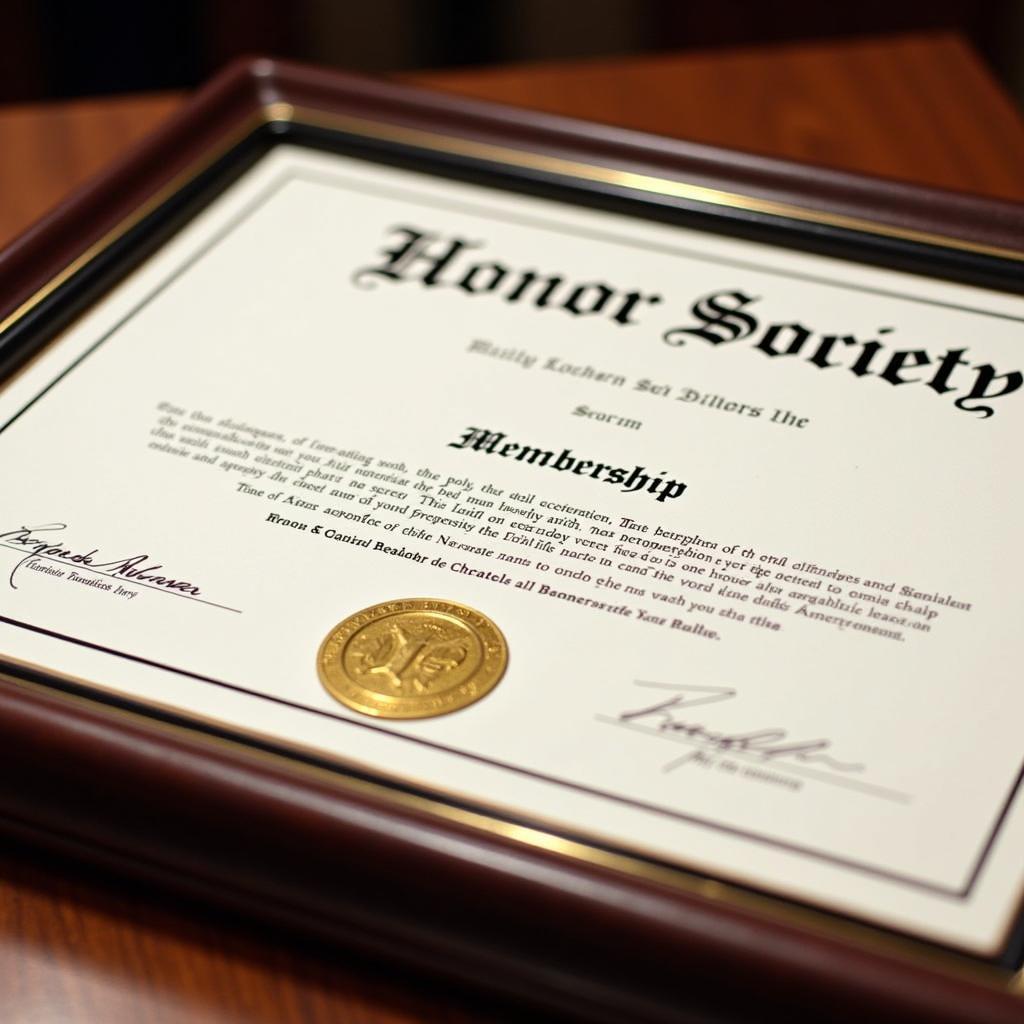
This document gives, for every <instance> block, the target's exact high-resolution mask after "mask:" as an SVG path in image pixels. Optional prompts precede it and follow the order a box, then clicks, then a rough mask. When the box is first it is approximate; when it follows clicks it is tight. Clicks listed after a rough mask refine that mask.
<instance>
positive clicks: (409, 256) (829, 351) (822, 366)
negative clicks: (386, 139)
mask: <svg viewBox="0 0 1024 1024" xmlns="http://www.w3.org/2000/svg"><path fill="white" fill-rule="evenodd" d="M390 233H391V235H393V236H394V238H395V241H394V243H393V245H391V247H389V248H386V249H384V250H383V251H382V253H381V257H382V260H381V262H380V263H379V264H374V265H369V266H365V267H360V268H359V269H358V270H356V271H355V273H354V274H353V281H354V283H355V284H356V285H357V286H358V287H361V288H369V287H373V284H374V282H377V281H390V282H392V283H396V282H408V281H412V282H417V283H419V284H420V285H421V286H423V287H426V288H453V289H455V290H456V291H458V292H459V293H461V294H463V295H465V296H467V297H481V296H489V297H490V298H491V299H499V300H501V301H504V302H506V303H516V304H518V305H520V306H522V307H524V308H528V309H534V310H555V311H559V312H561V313H562V314H568V315H570V316H573V317H593V318H596V319H598V320H603V321H604V322H606V323H610V324H614V325H616V326H617V327H630V326H636V325H637V324H638V323H639V321H640V318H641V316H642V315H643V313H644V312H646V311H647V310H648V309H649V308H650V307H651V306H654V305H658V304H659V303H661V302H662V296H661V295H658V294H656V293H651V292H645V291H640V290H638V289H623V288H618V287H615V286H613V285H610V284H608V283H606V282H604V281H583V282H574V281H572V280H571V279H570V278H569V277H568V276H567V275H564V274H562V273H547V272H542V271H538V270H534V269H515V268H513V267H509V266H507V265H506V264H504V263H501V262H499V261H497V260H493V259H489V258H483V259H474V258H473V256H474V255H475V254H473V253H472V250H474V249H481V248H482V247H483V243H481V242H470V241H467V240H466V239H463V238H457V237H444V236H442V235H440V234H437V233H434V232H430V231H423V230H420V229H418V228H414V227H408V226H405V225H400V226H397V227H394V228H392V229H391V231H390ZM762 301H764V298H763V297H762V296H754V295H748V294H747V293H746V292H744V291H742V290H739V289H734V288H725V289H722V290H720V291H716V292H712V293H711V294H709V295H704V296H701V297H700V298H698V299H697V300H696V301H695V302H694V303H693V305H692V307H691V309H690V313H691V316H692V317H693V321H691V322H690V323H688V324H684V325H679V326H676V327H670V328H669V329H668V330H666V331H664V333H663V334H662V340H663V341H664V342H665V344H667V345H671V346H673V347H679V346H682V345H684V344H685V343H686V342H687V341H690V340H692V339H694V338H697V339H700V340H701V341H704V342H706V343H707V344H710V345H713V346H715V347H718V346H721V345H732V344H735V343H737V342H750V344H751V347H752V350H753V351H757V352H759V353H760V354H761V355H762V356H765V357H767V358H769V359H771V360H773V361H774V360H777V359H781V362H782V363H783V364H785V363H786V362H787V361H789V359H791V358H794V357H795V358H796V359H798V360H799V361H801V362H803V363H805V364H807V365H809V366H811V367H814V368H815V369H818V370H833V371H838V370H845V371H846V372H848V373H850V374H852V375H853V377H854V379H857V380H863V379H865V378H868V377H874V378H878V379H880V380H883V381H885V382H887V383H888V384H891V385H893V386H896V387H898V386H900V385H903V384H923V385H924V386H925V387H927V388H930V389H931V390H932V391H933V392H934V393H935V394H936V395H939V396H944V395H949V396H955V397H954V401H953V405H954V407H955V408H957V409H960V410H963V411H964V412H969V413H976V414H978V415H979V416H981V417H982V418H986V419H987V418H988V417H989V416H991V415H992V414H993V412H994V411H995V410H994V409H993V407H992V405H991V404H989V403H991V402H992V401H994V400H995V399H997V398H1003V397H1004V396H1006V395H1009V394H1011V393H1013V392H1015V391H1017V390H1018V389H1019V388H1020V386H1021V384H1024V375H1022V374H1021V372H1020V371H1019V370H1010V371H1008V372H1006V373H1000V372H998V371H997V370H996V368H995V367H994V366H992V365H991V364H990V363H986V362H974V361H973V360H971V359H968V358H967V354H968V350H967V348H966V346H965V347H954V346H953V345H950V347H949V348H947V350H946V351H945V352H943V353H942V354H941V355H938V354H936V353H934V352H931V351H928V350H926V349H922V348H909V349H896V348H892V347H890V346H889V345H887V344H886V343H885V342H882V341H880V340H878V338H870V339H866V340H865V339H862V338H858V337H856V336H855V335H853V334H852V333H845V332H843V331H835V330H834V328H830V329H828V330H826V331H818V330H815V329H813V328H811V327H808V326H806V325H805V324H803V323H802V322H800V321H799V320H795V319H794V320H781V321H777V322H773V323H762V322H761V321H760V320H759V319H758V317H757V316H756V315H755V313H754V308H759V307H756V304H757V303H760V302H762ZM894 330H895V329H894V328H893V327H879V328H877V329H876V330H875V332H874V333H875V334H877V335H879V336H886V335H889V334H892V333H893V331H894Z"/></svg>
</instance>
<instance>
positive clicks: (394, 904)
mask: <svg viewBox="0 0 1024 1024" xmlns="http://www.w3.org/2000/svg"><path fill="white" fill-rule="evenodd" d="M282 139H284V140H288V141H293V142H297V143H300V144H303V145H312V146H318V147H321V148H341V149H342V150H344V151H345V152H349V153H354V154H356V155H364V156H367V157H370V158H372V159H374V160H378V161H382V162H387V163H393V164H399V165H406V166H412V167H417V168H426V169H430V170H433V171H435V172H437V173H440V174H444V175H448V176H453V177H458V178H465V179H469V180H475V181H484V182H488V183H492V184H499V185H501V186H502V187H507V188H514V189H517V190H520V191H527V192H532V193H538V194H542V195H552V196H556V197H558V198H563V199H569V200H570V201H573V202H578V203H583V204H586V205H591V206H598V207H605V208H613V209H626V210H628V211H629V212H631V213H632V214H634V215H638V216H643V217H648V218H655V219H659V220H664V221H668V222H670V223H685V224H688V225H690V226H696V227H698V228H703V229H707V230H711V231H714V232H717V233H730V234H737V235H741V236H746V237H753V238H760V239H768V240H771V241H774V242H777V243H781V244H786V245H789V246H792V247H798V248H804V249H810V250H814V251H819V252H826V253H832V254H838V255H842V256H844V257H846V258H849V259H857V260H863V261H867V262H872V263H879V264H882V265H888V266H895V267H900V268H906V269H914V270H918V271H922V272H925V273H928V274H931V275H933V276H943V277H950V278H954V279H959V280H966V281H973V282H977V283H983V284H985V285H987V286H989V287H995V288H1001V289H1004V290H1009V291H1021V290H1024V207H1020V206H1017V205H1012V204H1005V203H998V202H994V201H991V200H987V199H981V198H976V197H972V196H967V195H960V194H954V193H944V192H939V191H934V190H927V189H923V188H918V187H914V186H910V185H906V184H898V183H893V182H886V181H881V180H872V179H868V178H863V177H858V176H855V175H850V174H844V173H839V172H834V171H826V170H823V169H820V168H812V167H807V166H801V165H796V164H792V163H787V162H783V161H779V160H774V159H768V158H764V157H755V156H751V155H746V154H741V153H736V152H730V151H725V150H720V149H715V148H711V147H707V146H701V145H694V144H690V143H684V142H678V141H673V140H669V139H662V138H657V137H654V136H648V135H642V134H639V133H635V132H629V131H625V130H622V129H617V128H611V127H604V126H598V125H593V124H586V123H582V122H577V121H571V120H567V119H562V118H557V117H551V116H547V115H540V114H535V113H528V112H524V111H521V110H515V109H512V108H507V107H502V106H496V105H492V104H487V103H481V102H473V101H467V100H465V99H461V98H455V97H451V96H445V95H440V94H434V93H429V92H425V91H422V90H418V89H412V88H408V87H403V86H397V85H392V84H385V83H382V82H378V81H370V80H367V79H362V78H355V77H351V76H346V75H341V74H337V73H333V72H326V71H320V70H315V69H310V68H304V67H297V66H292V65H285V64H281V63H276V62H271V61H267V60H256V61H251V62H243V63H241V64H238V65H235V66H234V67H232V68H230V69H229V70H228V71H226V72H225V73H223V74H222V75H221V76H219V77H218V78H217V79H215V80H214V81H213V82H212V83H211V84H210V85H208V86H207V87H206V88H204V89H203V90H202V91H201V92H199V93H198V94H197V96H196V97H195V99H193V100H192V102H191V103H189V104H188V105H187V106H186V107H185V108H184V109H183V110H182V111H181V112H180V113H178V114H177V115H175V116H174V117H173V118H172V119H170V120H169V121H168V122H167V123H166V124H165V126H164V127H163V128H162V129H161V130H160V131H159V132H157V133H156V134H155V135H153V136H152V137H151V138H149V139H148V140H147V141H146V142H145V143H144V144H143V145H142V146H140V147H139V148H137V149H136V150H134V151H133V152H132V153H130V154H129V155H128V156H127V157H126V158H125V159H124V160H122V161H121V162H120V163H119V164H118V165H116V166H114V167H113V168H111V169H110V170H109V171H108V172H107V173H105V174H104V175H102V176H101V177H100V178H98V179H96V180H95V181H93V182H92V183H91V184H89V185H88V186H86V187H85V188H83V189H81V190H80V191H79V192H77V193H76V194H75V195H73V196H72V197H71V198H70V199H69V200H67V201H66V202H65V203H64V204H62V205H61V206H60V207H59V208H57V209H56V210H54V211H53V213H51V214H50V215H49V216H47V217H46V218H44V219H43V220H42V221H40V222H39V223H38V224H36V225H35V226H34V227H33V228H32V229H31V230H29V231H28V232H26V233H25V234H24V235H23V236H22V237H20V238H19V239H17V240H16V241H15V242H14V243H13V244H12V245H11V246H10V247H9V248H8V249H7V250H6V251H5V252H3V253H2V254H0V379H2V377H3V376H5V375H6V373H7V372H9V371H11V370H13V369H15V368H17V366H18V365H20V364H21V363H22V362H23V361H25V360H26V359H28V358H29V357H30V356H31V355H32V353H33V352H34V351H35V350H37V349H38V348H39V347H40V346H42V345H45V344H46V343H47V341H49V340H50V339H52V338H53V337H54V336H55V335H56V334H57V333H59V331H60V330H61V329H62V328H63V327H65V326H66V325H67V324H68V323H69V322H70V321H71V320H72V319H73V318H74V317H75V316H76V315H77V314H78V313H79V312H80V311H81V310H82V309H83V308H85V307H86V306H87V305H88V304H89V303H90V302H92V301H94V300H95V298H96V297H97V296H98V295H101V294H102V293H103V291H104V290H105V289H107V288H108V287H109V286H110V285H111V283H112V282H113V281H115V280H117V279H118V278H119V277H121V276H123V275H124V274H125V273H126V272H127V271H128V270H130V269H131V267H133V266H135V265H137V263H138V262H139V261H140V260H141V259H142V258H144V257H145V256H146V255H147V254H148V253H150V252H152V251H154V249H156V248H157V247H159V246H160V245H161V244H163V242H164V241H165V240H166V239H167V238H168V237H169V236H170V235H171V234H173V232H174V231H175V230H177V228H178V227H180V225H181V224H182V223H183V222H184V221H185V220H187V219H188V218H189V217H190V216H191V215H192V214H193V213H194V212H195V211H196V210H198V209H200V208H202V206H203V205H204V204H205V203H207V202H208V201H209V199H210V198H211V197H212V196H213V195H215V194H216V193H217V192H218V191H219V190H221V189H222V188H223V187H225V185H226V184H227V183H228V182H230V181H231V180H233V179H234V178H235V177H237V176H238V175H239V174H240V173H242V171H243V170H244V169H245V168H246V167H248V166H250V165H251V163H252V162H253V161H254V160H256V159H258V157H259V156H260V155H261V154H262V153H263V152H265V151H266V150H267V148H268V147H270V146H272V145H274V144H276V143H277V142H280V141H281V140H282ZM437 139H442V140H444V141H443V144H440V145H437V144H435V143H434V142H431V141H430V140H435V141H436V140H437ZM0 772H2V773H3V777H4V778H6V779H7V780H8V783H7V785H6V786H4V787H2V789H0V830H2V831H4V832H6V833H8V834H11V835H18V836H21V837H25V838H29V839H31V840H33V841H38V842H43V843H45V844H47V845H49V846H56V847H58V848H61V849H64V850H67V851H70V852H73V853H74V854H75V855H77V856H81V857H85V858H88V859H90V860H92V861H94V862H99V863H103V864H106V865H109V866H110V867H112V868H114V869H116V870H117V871H119V872H127V873H130V874H131V875H133V876H136V877H141V878H144V879H148V880H152V881H154V882H156V883H159V884H160V885H163V886H170V887H173V888H176V889H178V890H180V891H185V892H188V893H190V894H193V895H198V896H200V897H202V898H206V899H210V900H214V901H217V902H219V903H221V904H224V905H230V906H232V907H234V908H236V909H239V910H241V911H243V912H245V913H247V914H257V915H259V916H260V917H262V918H266V919H271V920H274V921H277V922H281V923H283V924H286V925H288V926H289V927H297V928H300V929H302V930H304V931H307V932H311V933H314V934H317V935H321V936H324V937H326V938H327V939H329V940H331V941H336V942H340V943H344V944H349V945H353V946H357V947H359V948H361V949H363V950H366V951H369V952H371V953H379V954H381V955H383V956H386V957H387V958H388V959H389V960H392V961H395V960H397V961H402V962H405V963H408V964H411V965H414V966H417V967H419V968H425V969H427V970H430V971H433V972H438V973H440V974H443V975H445V976H447V977H453V978H457V979H460V980H462V981H464V982H466V983H468V984H470V985H473V986H477V987H484V988H486V989H489V990H491V991H495V992H499V993H502V994H504V995H507V996H509V997H511V998H514V999H516V1000H525V1001H527V1002H533V1003H535V1004H538V1005H544V1006H547V1007H551V1008H555V1009H557V1010H560V1011H563V1012H565V1013H568V1014H570V1015H573V1016H577V1017H581V1018H584V1019H589V1020H603V1021H609V1022H616V1024H618V1022H621V1021H625V1020H629V1021H635V1022H651V1024H654V1022H664V1021H733V1020H759V1019H762V1018H766V1017H768V1016H776V1017H778V1016H779V1015H790V1016H793V1017H798V1018H806V1019H829V1020H836V1021H841V1020H850V1021H853V1020H862V1019H874V1020H891V1021H905V1020H908V1019H911V1020H912V1019H923V1020H929V1021H934V1022H968V1021H970V1022H972V1024H979V1022H991V1024H996V1022H1009V1021H1019V1020H1020V1019H1021V1016H1022V1011H1024V1003H1022V1001H1021V999H1020V998H1019V996H1017V995H1014V994H1013V992H1012V990H1013V989H1014V988H1015V986H1014V981H1013V977H1014V976H1013V974H1012V970H1011V968H1010V967H1009V966H1008V965H1007V963H1008V961H1007V960H1006V958H1004V961H1003V965H1002V966H1000V965H999V964H994V963H993V964H982V963H980V962H979V961H976V960H974V959H971V958H967V957H960V956H957V955H956V954H953V953H949V952H947V951H943V950H939V949H937V948H933V947H930V946H929V945H928V944H926V943H920V942H913V941H904V940H900V939H898V938H896V937H893V936H890V935H889V934H888V933H886V932H884V931H883V930H881V929H872V928H869V927H866V926H860V925H855V924H852V923H850V922H845V921H842V920H840V919H839V918H833V917H831V916H830V915H827V914H824V913H821V912H811V911H807V912H802V911H800V910H799V909H795V908H791V907H789V906H788V905H786V904H785V903H784V902H783V901H781V900H776V899H773V898H770V897H761V896H758V895H757V894H753V893H744V892H743V891H742V890H740V889H738V888H736V889H730V887H728V886H726V887H720V886H717V885H708V884H705V883H704V882H702V880H701V879H700V878H698V877H695V876H688V875H687V874H686V873H685V872H681V871H680V872H675V871H670V870H668V869H662V870H660V872H659V871H657V870H654V871H650V872H647V873H631V872H628V871H623V870H620V869H619V868H620V867H621V865H619V864H617V862H616V859H615V857H614V856H605V857H602V856H595V857H593V858H589V859H588V858H582V857H578V856H571V855H567V854H566V852H565V848H566V845H565V844H560V843H558V842H552V843H545V842H544V841H543V833H541V832H534V833H529V834H530V835H532V836H533V837H534V841H527V840H526V839H524V837H525V836H527V832H526V831H523V830H521V829H520V830H516V829H515V828H505V829H503V828H502V827H500V823H499V827H491V828H488V827H481V824H482V823H483V822H484V821H485V820H486V816H485V815H477V814H476V813H475V812H474V811H473V810H472V809H464V808H463V809H457V810H458V813H453V814H441V813H438V807H439V806H440V805H439V804H438V802H437V801H436V799H434V798H432V797H431V796H430V795H429V794H427V795H423V794H416V793H412V792H408V791H406V790H404V789H403V788H402V787H401V786H396V785H394V784H389V783H387V782H386V781H383V780H374V779H366V778H360V777H358V776H356V775H355V774H354V773H349V772H344V771H339V770H338V769H337V768H336V767H335V768H332V767H331V766H329V765H325V764H317V763H316V762H314V761H312V760H310V759H309V758H305V759H303V758H301V757H298V756H295V755H294V754H290V753H288V752H283V751H275V750H272V749H269V748H267V747H266V746H265V745H261V744H259V743H256V742H254V741H247V740H245V739H244V738H241V737H234V736H231V735H229V734H226V733H221V732H218V731H217V730H215V729H213V728H210V727H202V726H199V725H197V724H196V723H190V722H187V721H185V720H179V719H176V718H175V717H174V716H172V715H168V714H166V713H157V712H154V711H153V710H152V709H149V708H144V707H137V706H134V705H132V704H131V703H130V702H128V701H123V700H114V699H111V698H110V697H104V696H103V695H101V694H99V693H97V692H95V691H91V690H90V689H89V688H88V687H87V686H82V685H78V684H75V683H74V682H73V681H67V680H63V681H62V680H58V679H55V678H53V677H51V676H49V675H47V674H46V673H43V672H38V671H35V670H31V669H28V668H26V667H24V666H18V665H15V664H12V663H8V662H4V661H3V658H2V655H0ZM1007 955H1008V956H1009V955H1010V954H1009V953H1008V954H1007ZM1016 987H1017V989H1018V990H1019V985H1018V986H1016Z"/></svg>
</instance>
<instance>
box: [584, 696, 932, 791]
mask: <svg viewBox="0 0 1024 1024" xmlns="http://www.w3.org/2000/svg"><path fill="white" fill-rule="evenodd" d="M594 717H595V718H596V719H597V721H599V722H604V723H605V724H607V725H617V726H619V727H620V728H622V729H631V730H633V732H642V733H645V734H646V735H648V736H658V737H660V738H661V739H663V740H669V741H670V742H672V743H685V744H687V745H688V746H691V747H699V748H700V749H702V750H706V749H707V744H706V743H701V742H700V740H692V739H688V738H687V737H685V736H673V735H671V734H670V733H666V732H662V731H661V730H660V729H648V728H647V727H646V726H644V725H637V724H636V723H633V722H623V721H622V720H621V719H618V718H609V717H608V716H607V715H595V716H594ZM728 756H729V757H732V758H736V759H738V760H742V761H749V762H750V763H751V764H757V765H761V766H764V765H765V764H768V763H770V764H771V769H772V771H785V772H790V773H792V774H793V775H803V776H805V777H807V778H809V779H816V780H817V781H819V782H828V783H831V784H832V785H833V786H842V787H844V788H846V789H856V790H858V791H859V792H861V793H867V794H868V796H877V797H881V798H882V799H883V800H892V801H894V802H896V803H900V804H909V803H911V801H912V797H911V796H910V794H909V793H900V792H899V791H898V790H895V789H886V788H885V787H884V786H873V785H871V783H870V782H857V781H855V780H854V779H843V778H839V777H838V776H835V775H829V774H827V773H825V772H817V771H815V770H814V769H813V768H800V767H799V766H798V765H793V764H783V763H782V762H780V761H771V762H767V761H766V760H765V759H764V758H761V757H758V756H757V755H755V754H747V753H745V752H744V751H741V750H730V751H729V753H728Z"/></svg>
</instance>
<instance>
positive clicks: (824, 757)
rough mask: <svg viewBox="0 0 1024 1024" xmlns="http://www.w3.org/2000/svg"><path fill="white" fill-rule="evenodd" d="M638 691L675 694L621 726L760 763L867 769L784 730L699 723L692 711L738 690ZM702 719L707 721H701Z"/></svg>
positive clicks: (827, 743) (826, 744) (627, 716)
mask: <svg viewBox="0 0 1024 1024" xmlns="http://www.w3.org/2000/svg"><path fill="white" fill-rule="evenodd" d="M637 685H638V686H648V687H655V688H657V689H660V690H668V691H672V695H671V696H669V697H666V698H665V699H663V700H658V701H657V702H656V703H654V704H651V705H649V706H647V707H642V708H637V709H636V710H631V711H623V712H621V713H620V714H619V715H618V718H617V721H618V722H619V723H621V724H626V725H635V726H641V727H643V728H644V729H650V730H653V731H657V732H659V733H666V734H669V735H672V736H676V737H679V738H680V739H683V740H688V741H690V742H691V743H693V744H695V745H696V746H697V747H698V748H703V749H705V750H711V751H714V752H716V753H720V754H730V753H731V754H743V755H748V756H752V757H755V758H757V759H759V760H762V761H791V762H792V761H798V762H803V763H805V764H806V763H816V764H819V765H821V766H823V767H825V768H827V769H828V770H830V771H834V772H849V773H853V772H862V771H864V767H865V766H864V765H863V764H860V763H856V762H850V761H841V760H838V759H837V758H835V757H833V756H832V755H831V754H830V753H828V752H827V751H829V750H831V748H832V741H831V740H828V739H813V740H794V739H791V738H790V734H789V731H788V730H787V729H783V728H767V729H755V730H753V731H751V732H721V731H719V730H716V729H714V728H713V727H709V726H708V725H706V724H705V723H703V722H699V721H696V720H695V719H694V717H692V716H691V714H690V712H691V710H692V709H693V708H696V707H700V706H706V705H708V704H719V703H723V702H725V701H732V700H735V699H736V698H737V697H738V696H739V694H738V691H736V690H734V689H732V688H731V687H728V686H687V685H686V684H684V683H679V684H674V683H646V682H640V681H638V682H637ZM701 717H703V716H701ZM692 757H693V755H692V754H685V755H683V756H682V757H679V758H675V759H673V760H672V761H670V762H669V763H668V764H667V765H666V766H665V768H664V770H665V771H671V770H672V769H674V768H677V767H679V766H680V765H682V764H685V763H686V762H687V761H688V760H690V759H692Z"/></svg>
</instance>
